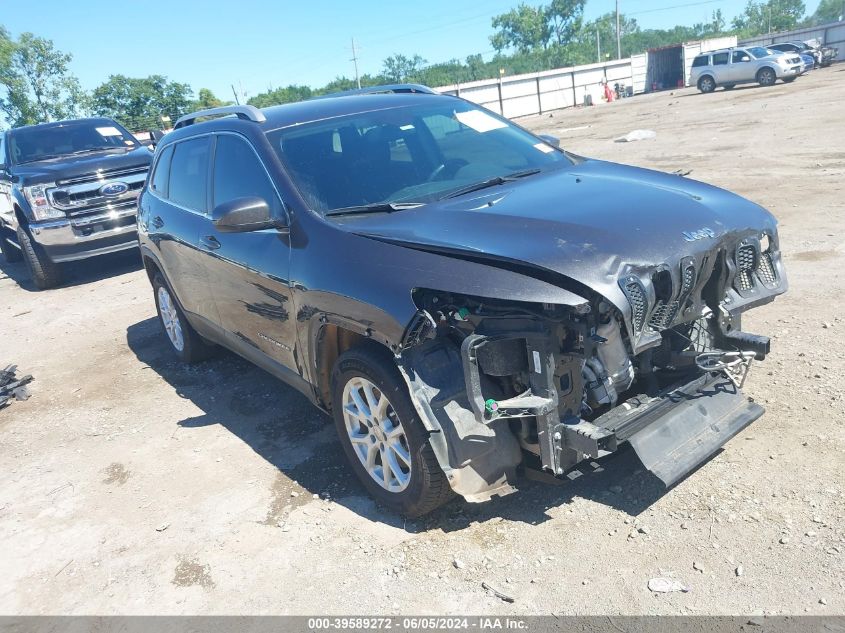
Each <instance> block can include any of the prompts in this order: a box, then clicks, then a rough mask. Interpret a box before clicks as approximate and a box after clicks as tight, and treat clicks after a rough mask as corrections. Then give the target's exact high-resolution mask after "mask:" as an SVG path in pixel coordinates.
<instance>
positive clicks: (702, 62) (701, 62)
mask: <svg viewBox="0 0 845 633" xmlns="http://www.w3.org/2000/svg"><path fill="white" fill-rule="evenodd" d="M709 63H710V55H699V56H698V57H696V58H695V59H694V60H693V61H692V67H693V68H700V67H701V66H706V65H707V64H709Z"/></svg>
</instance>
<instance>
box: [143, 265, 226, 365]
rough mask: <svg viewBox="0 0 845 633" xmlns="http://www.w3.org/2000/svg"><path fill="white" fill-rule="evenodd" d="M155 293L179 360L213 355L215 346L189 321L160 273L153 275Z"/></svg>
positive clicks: (159, 313) (159, 316) (166, 330)
mask: <svg viewBox="0 0 845 633" xmlns="http://www.w3.org/2000/svg"><path fill="white" fill-rule="evenodd" d="M153 294H154V295H155V302H156V311H157V312H158V319H159V322H160V323H161V327H162V329H163V330H164V334H165V336H166V337H167V340H168V342H169V343H170V349H172V350H173V352H174V353H175V354H176V356H178V357H179V360H181V361H182V362H183V363H188V364H193V363H198V362H200V361H202V360H205V359H207V358H208V357H209V356H211V354H212V353H213V349H214V348H213V347H212V346H211V345H209V344H208V343H206V342H205V341H204V340H203V338H202V337H201V336H200V335H199V334H197V331H196V330H195V329H194V328H193V327H191V324H190V323H188V320H187V319H186V318H185V313H184V312H182V308H180V307H179V304H178V302H177V301H176V298H175V296H174V295H173V292H172V291H171V290H170V286H168V285H167V283H166V282H165V281H164V278H163V277H162V276H161V275H160V274H157V275H156V276H155V277H153Z"/></svg>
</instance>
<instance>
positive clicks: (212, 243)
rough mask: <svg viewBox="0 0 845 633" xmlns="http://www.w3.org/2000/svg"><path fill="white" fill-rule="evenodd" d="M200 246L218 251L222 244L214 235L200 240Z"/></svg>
mask: <svg viewBox="0 0 845 633" xmlns="http://www.w3.org/2000/svg"><path fill="white" fill-rule="evenodd" d="M200 244H202V245H203V246H205V247H206V248H207V249H209V250H212V251H216V250H217V249H218V248H220V247H221V246H222V244H220V242H219V241H218V240H217V238H216V237H214V236H213V235H206V236H205V237H201V238H200Z"/></svg>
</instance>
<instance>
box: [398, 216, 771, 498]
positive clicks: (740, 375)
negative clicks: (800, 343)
mask: <svg viewBox="0 0 845 633" xmlns="http://www.w3.org/2000/svg"><path fill="white" fill-rule="evenodd" d="M712 238H713V235H709V234H708V235H696V234H690V235H689V236H685V239H687V240H688V241H689V242H690V246H691V248H690V249H688V250H689V252H690V255H686V256H684V257H681V258H679V259H678V260H677V261H670V262H661V263H659V264H657V265H654V266H646V265H630V266H626V267H624V270H623V273H622V274H621V276H620V277H619V279H618V280H617V285H616V288H618V291H619V292H621V293H622V294H623V295H624V297H625V299H626V301H627V308H626V309H620V301H619V299H618V297H614V299H613V300H610V299H609V298H607V297H605V296H603V295H602V294H600V293H599V292H591V291H590V290H589V289H586V290H585V291H584V292H583V294H584V295H585V296H584V300H583V303H580V304H572V305H566V306H562V305H552V304H539V305H538V304H530V303H520V302H516V301H509V300H508V299H507V298H502V297H499V298H495V299H493V298H481V297H469V296H465V295H459V294H452V293H449V292H445V291H442V290H435V289H417V290H416V291H415V293H414V301H415V303H416V305H417V307H418V308H419V311H418V313H417V315H416V317H415V318H414V320H413V321H412V323H410V324H409V326H408V329H407V331H406V333H405V337H404V340H403V344H402V348H401V349H400V350H398V352H397V364H398V365H399V367H400V369H401V371H402V374H403V376H404V377H405V379H406V381H407V383H408V386H409V389H410V392H411V396H412V399H413V401H414V403H415V406H416V408H417V411H418V412H419V414H420V416H421V418H422V420H423V422H424V424H425V425H426V427H427V428H428V430H429V432H430V438H431V440H430V441H431V445H432V447H433V448H434V451H435V454H436V455H437V457H438V460H439V462H440V465H441V467H442V468H443V470H444V472H445V473H446V475H447V477H448V478H449V481H450V483H451V485H452V487H453V489H454V490H455V491H456V492H457V493H459V494H461V495H463V496H464V497H465V498H467V499H468V500H470V501H482V500H485V499H488V498H489V497H490V496H492V495H497V494H499V495H501V494H506V493H508V492H510V491H512V490H513V486H514V484H515V481H516V476H517V473H518V471H519V470H520V469H522V468H527V469H532V470H538V471H545V472H546V473H547V474H549V475H553V476H556V477H561V476H564V475H566V474H567V473H568V472H569V471H571V470H572V469H573V468H574V467H575V466H576V465H577V464H578V463H579V462H581V461H583V460H585V459H595V458H598V457H601V456H603V455H607V454H609V453H612V452H614V451H615V450H616V449H617V448H618V446H619V445H620V444H621V443H623V442H626V441H627V442H629V443H630V444H631V445H632V446H633V448H634V450H635V451H636V452H637V454H638V455H639V457H640V458H641V460H642V461H643V463H644V465H645V466H646V467H647V468H648V469H649V470H650V471H652V472H653V473H654V474H655V475H656V476H657V477H659V478H660V479H661V480H662V481H663V482H664V483H665V484H666V485H667V486H671V485H673V484H674V483H676V482H677V481H679V480H681V479H682V478H683V477H684V476H686V475H687V474H688V473H689V472H691V471H692V470H694V469H695V468H696V467H697V466H698V465H700V464H701V463H702V462H704V461H706V460H707V459H709V458H710V457H711V456H712V455H713V454H714V453H715V452H716V451H718V450H719V448H720V447H721V446H722V445H724V444H725V442H727V441H728V440H729V439H730V438H732V437H733V436H734V435H736V434H737V433H738V432H740V431H741V430H742V429H743V428H745V427H746V426H747V425H749V424H750V423H751V422H753V421H754V420H755V419H757V418H758V417H759V416H760V415H762V413H763V409H762V407H760V406H759V405H757V404H755V403H753V402H751V401H749V399H748V398H746V397H745V396H744V395H743V394H742V391H741V386H742V383H743V382H744V379H745V376H746V374H747V372H748V370H749V369H750V367H751V365H752V364H753V363H755V362H759V361H762V360H764V359H765V357H766V355H767V354H768V353H769V339H768V338H767V337H765V336H757V335H752V334H747V333H744V332H742V330H741V315H742V313H743V312H744V311H745V310H748V309H750V308H752V307H755V306H757V305H761V304H763V303H766V302H768V301H771V300H772V299H773V298H774V297H775V296H776V295H778V294H781V293H783V292H784V291H785V290H786V287H787V283H786V277H785V272H784V269H783V264H782V262H781V257H780V252H779V249H778V243H777V233H776V231H773V230H769V231H768V232H753V231H747V232H745V233H731V234H730V237H727V236H726V237H725V238H723V239H721V240H719V241H715V240H713V239H712ZM693 246H695V247H693Z"/></svg>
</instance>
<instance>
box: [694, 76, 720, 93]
mask: <svg viewBox="0 0 845 633" xmlns="http://www.w3.org/2000/svg"><path fill="white" fill-rule="evenodd" d="M698 89H699V90H700V91H701V92H703V93H705V94H707V93H708V92H713V91H714V90H715V89H716V80H715V79H713V77H711V76H710V75H704V77H702V78H701V79H699V80H698Z"/></svg>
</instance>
